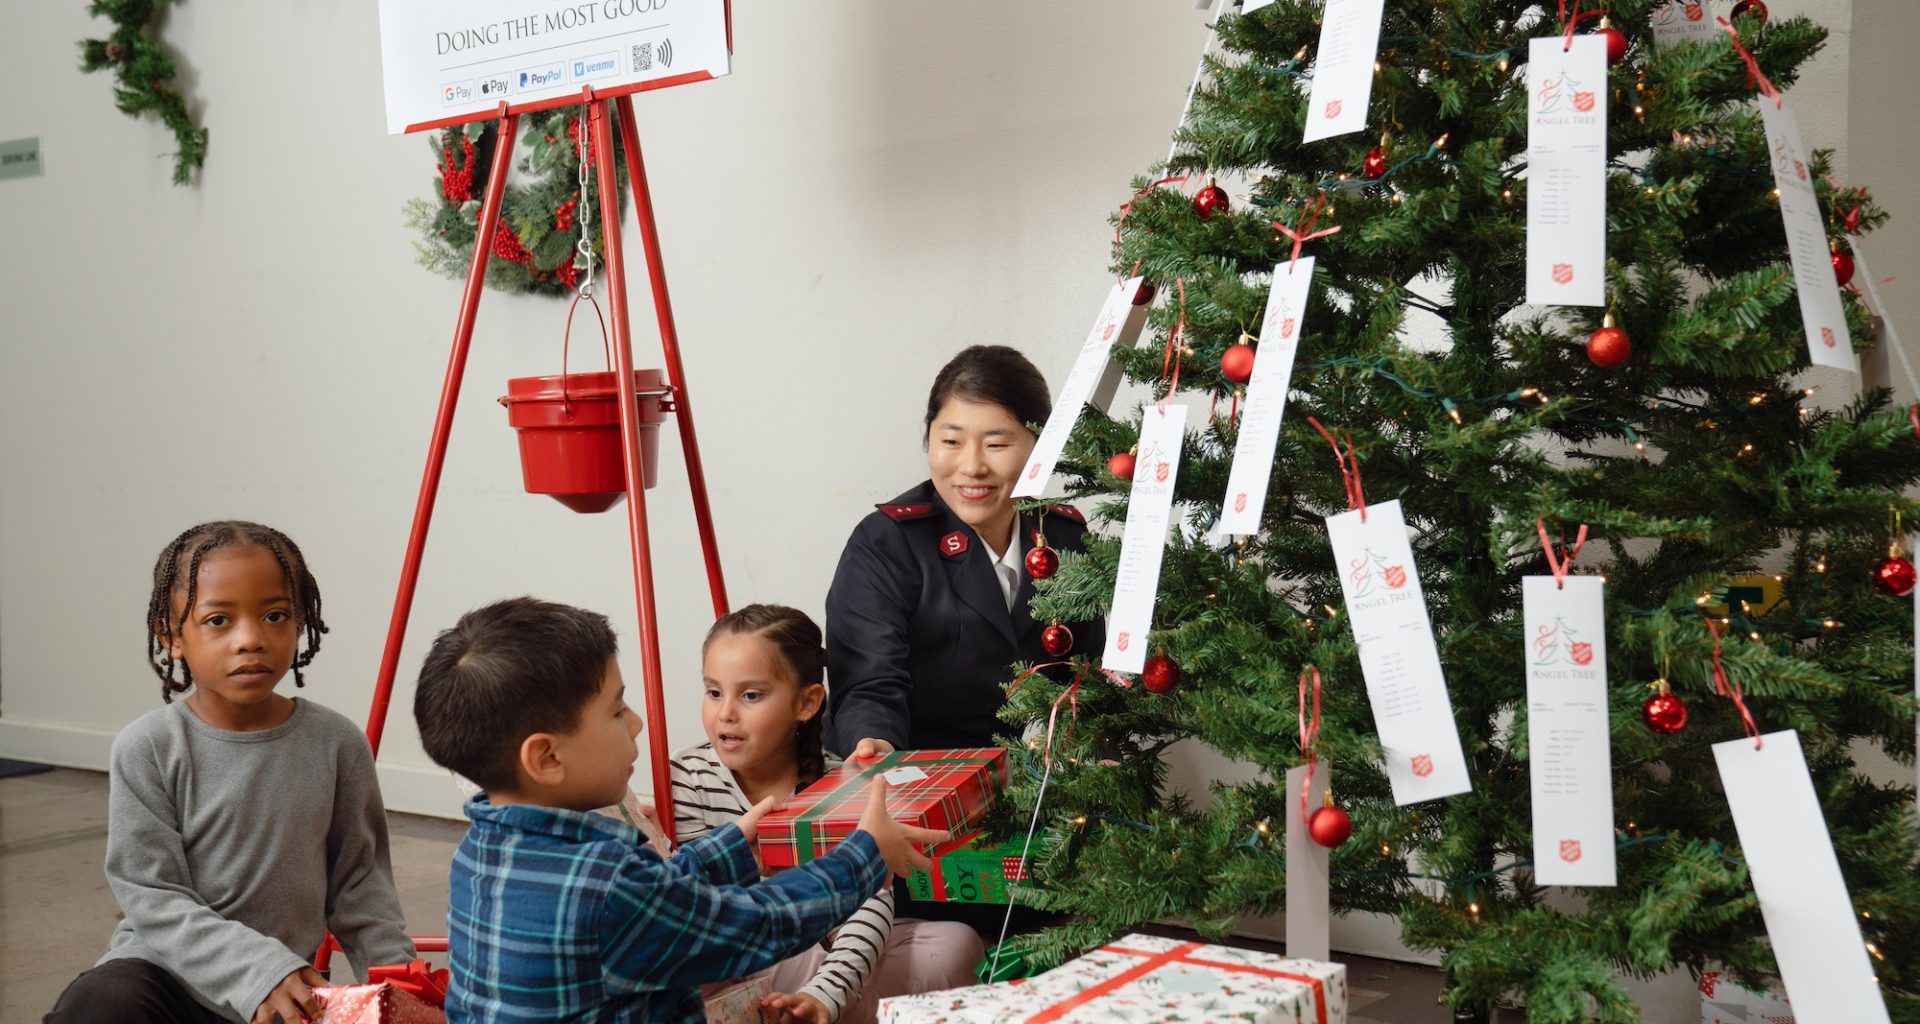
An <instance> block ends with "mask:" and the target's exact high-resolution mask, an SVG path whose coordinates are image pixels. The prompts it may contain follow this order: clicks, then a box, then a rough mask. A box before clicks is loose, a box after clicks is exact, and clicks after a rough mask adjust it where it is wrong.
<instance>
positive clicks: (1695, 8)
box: [1682, 3, 1707, 21]
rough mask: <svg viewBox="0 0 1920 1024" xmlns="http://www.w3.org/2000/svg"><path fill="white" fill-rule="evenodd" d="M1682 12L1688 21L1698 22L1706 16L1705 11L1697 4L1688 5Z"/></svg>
mask: <svg viewBox="0 0 1920 1024" xmlns="http://www.w3.org/2000/svg"><path fill="white" fill-rule="evenodd" d="M1682 10H1683V11H1684V12H1685V14H1686V16H1687V20H1688V21H1699V20H1700V19H1701V18H1704V17H1706V16H1707V9H1706V8H1705V7H1704V6H1702V5H1700V4H1698V3H1691V4H1688V5H1687V6H1686V7H1685V8H1683V9H1682Z"/></svg>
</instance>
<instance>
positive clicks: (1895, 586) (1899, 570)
mask: <svg viewBox="0 0 1920 1024" xmlns="http://www.w3.org/2000/svg"><path fill="white" fill-rule="evenodd" d="M1914 581H1915V576H1914V571H1913V563H1912V562H1910V561H1908V560H1906V559H1904V558H1901V557H1900V556H1898V555H1889V556H1888V557H1886V558H1885V559H1882V560H1881V562H1880V564H1879V565H1876V566H1874V567H1873V589H1875V590H1878V591H1879V592H1881V593H1882V594H1886V595H1887V596H1889V597H1905V596H1907V595H1908V594H1911V593H1913V585H1914Z"/></svg>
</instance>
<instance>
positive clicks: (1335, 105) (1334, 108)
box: [1327, 100, 1340, 121]
mask: <svg viewBox="0 0 1920 1024" xmlns="http://www.w3.org/2000/svg"><path fill="white" fill-rule="evenodd" d="M1339 116H1340V101H1339V100H1333V101H1331V102H1329V103H1328V104H1327V120H1329V121H1331V120H1333V119H1334V118H1336V117H1339Z"/></svg>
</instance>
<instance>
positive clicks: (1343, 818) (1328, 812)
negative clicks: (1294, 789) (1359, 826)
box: [1307, 804, 1353, 850]
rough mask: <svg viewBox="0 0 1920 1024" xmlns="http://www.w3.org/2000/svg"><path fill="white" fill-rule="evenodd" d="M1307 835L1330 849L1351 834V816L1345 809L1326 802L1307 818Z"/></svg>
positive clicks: (1348, 837) (1344, 840) (1350, 836)
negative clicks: (1325, 804)
mask: <svg viewBox="0 0 1920 1024" xmlns="http://www.w3.org/2000/svg"><path fill="white" fill-rule="evenodd" d="M1307 835H1309V836H1312V837H1313V841H1314V842H1316V843H1319V844H1320V845H1321V846H1324V847H1326V848H1327V849H1329V850H1331V849H1333V848H1334V847H1336V846H1339V845H1340V844H1341V843H1344V842H1346V841H1347V840H1348V839H1350V838H1352V836H1353V818H1352V816H1350V815H1348V814H1347V812H1346V811H1343V810H1341V809H1340V808H1338V807H1335V806H1333V805H1332V804H1328V805H1327V806H1325V807H1322V808H1320V809H1319V810H1317V811H1315V812H1313V817H1311V818H1308V819H1307Z"/></svg>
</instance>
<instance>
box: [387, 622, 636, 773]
mask: <svg viewBox="0 0 1920 1024" xmlns="http://www.w3.org/2000/svg"><path fill="white" fill-rule="evenodd" d="M618 647H619V644H618V641H617V640H616V639H615V637H614V635H613V625H612V624H611V623H609V622H608V621H607V617H606V616H605V615H602V614H600V613H599V612H590V611H587V610H586V609H584V608H574V607H571V606H569V605H564V604H555V603H553V602H551V601H541V600H538V599H536V598H531V597H515V598H510V599H508V600H505V601H496V602H494V603H493V604H490V605H487V606H485V607H483V608H476V609H474V610H473V611H470V612H468V613H467V614H465V615H462V616H460V621H459V622H456V623H454V624H453V627H452V628H450V629H446V630H442V631H441V633H440V635H439V636H437V637H435V638H434V640H433V648H432V649H431V650H429V651H428V652H427V658H426V661H425V662H423V663H422V664H421V666H420V681H419V683H418V684H416V685H415V686H414V690H413V720H414V723H415V724H416V725H418V726H419V728H420V745H421V746H422V747H424V748H425V749H426V751H427V756H428V757H430V758H432V759H433V763H435V764H437V765H439V766H441V767H442V768H446V769H448V770H450V771H454V772H458V773H459V774H461V775H464V776H466V777H467V778H468V779H470V780H472V781H473V784H474V785H476V786H479V787H480V788H481V789H484V790H486V791H487V792H488V793H500V792H505V791H509V790H511V789H513V788H514V786H515V784H516V783H517V781H518V780H519V770H518V767H517V766H518V764H519V759H520V745H521V744H522V743H524V742H526V739H527V737H528V736H531V735H533V734H534V733H537V732H549V733H567V732H572V731H574V730H575V729H577V728H579V727H580V715H581V712H582V711H584V710H585V709H586V707H587V705H588V704H589V703H591V702H592V701H593V698H594V697H595V696H596V695H597V694H599V692H600V688H601V687H602V686H603V685H605V683H606V678H607V666H608V664H609V663H610V662H611V661H612V660H613V656H614V654H615V653H616V652H617V650H618Z"/></svg>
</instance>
